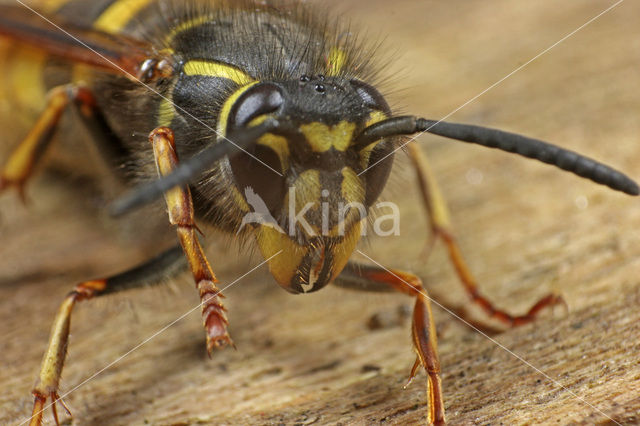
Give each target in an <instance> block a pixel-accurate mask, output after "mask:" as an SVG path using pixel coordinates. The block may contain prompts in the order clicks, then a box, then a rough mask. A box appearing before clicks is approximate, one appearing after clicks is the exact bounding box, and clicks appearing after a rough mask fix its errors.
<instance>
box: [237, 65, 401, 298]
mask: <svg viewBox="0 0 640 426" xmlns="http://www.w3.org/2000/svg"><path fill="white" fill-rule="evenodd" d="M241 90H242V91H241V93H240V94H239V95H237V96H236V98H235V99H234V101H233V105H231V106H230V108H229V115H228V124H227V128H228V129H233V130H235V129H238V128H242V127H250V126H253V125H258V124H260V123H262V122H264V121H265V120H266V119H268V118H271V119H275V120H277V122H278V126H277V128H276V129H275V130H274V131H272V132H269V133H267V134H264V135H263V136H261V137H260V138H259V139H258V140H257V141H256V143H255V145H253V146H251V147H250V148H248V149H247V150H246V151H245V152H242V153H240V154H238V155H236V156H234V157H233V158H232V159H231V160H230V166H231V167H230V169H231V172H232V174H233V178H234V182H235V184H236V189H237V191H238V192H239V195H240V196H241V197H242V200H243V201H244V202H245V208H246V214H245V217H244V218H243V220H242V224H241V226H242V227H245V226H250V227H251V228H252V229H253V230H254V232H255V235H256V238H257V241H258V245H259V247H260V249H261V251H262V253H263V255H264V256H265V257H266V258H271V257H272V256H273V259H272V260H270V262H269V265H270V268H271V272H272V273H273V275H274V277H275V278H276V280H277V281H278V282H279V283H280V284H281V285H282V286H284V287H285V288H287V289H288V290H290V291H293V292H307V291H313V290H317V289H319V288H322V287H323V286H324V285H326V284H327V283H329V282H330V281H331V280H333V279H334V278H335V277H336V276H337V274H339V273H340V271H341V270H342V268H343V267H344V265H345V264H346V261H347V259H348V258H349V256H350V255H351V253H352V252H353V250H354V248H355V246H356V243H357V242H358V240H359V238H360V235H361V232H362V227H363V226H364V221H365V219H366V217H367V214H368V210H369V208H370V207H371V205H372V204H373V202H374V201H375V200H376V199H377V197H378V195H379V194H380V192H381V191H382V189H383V187H384V185H385V183H386V180H387V177H388V174H389V171H390V167H391V163H392V156H391V155H390V154H391V152H392V150H393V142H392V141H389V140H383V141H381V142H379V143H375V144H371V145H370V146H367V147H364V148H356V147H354V145H353V142H354V140H355V139H356V138H357V136H358V135H359V134H360V133H361V132H362V130H363V129H364V128H366V127H367V126H369V125H371V124H372V123H374V122H376V121H379V120H382V119H384V118H386V117H388V116H389V110H388V106H387V104H386V102H384V99H383V98H382V96H380V95H379V94H378V93H377V91H375V89H373V88H371V87H370V86H367V85H366V84H364V83H361V82H357V81H349V80H344V79H343V80H340V79H337V78H329V77H325V76H322V75H320V76H306V75H305V76H302V77H301V78H300V79H298V80H294V81H288V82H271V83H254V84H251V85H248V86H247V87H246V88H244V89H241ZM385 157H387V158H385ZM381 159H384V161H380V160H381ZM375 163H379V164H375ZM371 166H373V167H371Z"/></svg>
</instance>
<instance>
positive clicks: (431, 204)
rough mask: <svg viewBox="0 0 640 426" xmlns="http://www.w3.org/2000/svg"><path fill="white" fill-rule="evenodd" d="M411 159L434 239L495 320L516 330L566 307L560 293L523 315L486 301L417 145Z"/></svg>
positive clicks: (537, 304) (551, 295) (466, 285)
mask: <svg viewBox="0 0 640 426" xmlns="http://www.w3.org/2000/svg"><path fill="white" fill-rule="evenodd" d="M407 146H408V149H409V156H410V157H411V160H412V162H413V165H414V167H415V168H416V172H417V174H418V183H419V184H420V189H421V192H422V199H423V202H424V205H425V207H426V209H427V213H428V216H429V224H430V226H431V230H432V233H433V237H434V238H439V239H441V240H442V241H443V242H444V243H445V245H446V247H447V250H448V252H449V258H450V259H451V262H452V263H453V266H454V268H455V270H456V272H457V274H458V277H459V278H460V281H461V282H462V284H463V286H464V288H465V290H466V291H467V293H468V294H469V296H471V299H472V300H473V302H474V303H477V304H478V305H479V306H480V307H481V308H482V309H484V311H485V312H486V313H487V314H488V315H489V316H490V317H492V318H496V319H498V320H499V321H501V322H503V323H504V324H506V325H508V326H511V327H514V326H518V325H522V324H526V323H528V322H531V321H533V320H534V319H535V316H536V315H537V314H538V312H540V311H541V310H542V309H544V308H545V307H548V306H554V305H559V304H564V300H563V299H562V297H561V296H559V295H556V294H548V295H546V296H544V297H543V298H542V299H540V300H539V301H537V302H536V303H535V304H534V305H533V306H532V307H531V308H530V309H529V311H528V312H527V313H526V314H524V315H520V316H514V315H511V314H509V313H507V312H505V311H503V310H500V309H497V308H496V307H494V306H493V304H492V303H491V302H490V301H489V300H488V299H487V298H485V297H484V296H483V295H482V294H481V293H480V291H479V289H478V284H477V283H476V280H475V279H474V278H473V275H472V274H471V271H469V268H468V267H467V265H466V263H465V261H464V259H463V257H462V253H461V251H460V247H458V243H457V242H456V240H455V237H454V236H453V228H452V226H451V221H450V219H449V211H448V209H447V205H446V202H445V201H444V198H443V197H442V194H441V192H440V189H439V188H438V185H437V183H436V180H435V178H434V176H433V173H432V172H431V168H430V167H429V163H428V161H427V158H426V156H425V155H424V153H423V152H422V150H421V149H420V147H419V146H418V145H417V144H415V143H410V144H408V145H407Z"/></svg>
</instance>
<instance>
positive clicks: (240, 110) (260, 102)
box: [228, 83, 284, 130]
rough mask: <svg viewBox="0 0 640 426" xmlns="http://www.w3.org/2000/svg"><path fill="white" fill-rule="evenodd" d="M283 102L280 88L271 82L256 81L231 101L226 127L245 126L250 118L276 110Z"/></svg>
mask: <svg viewBox="0 0 640 426" xmlns="http://www.w3.org/2000/svg"><path fill="white" fill-rule="evenodd" d="M282 104H284V97H283V96H282V90H281V89H280V88H279V87H278V86H276V85H275V84H273V83H258V84H256V85H254V86H252V87H250V88H249V89H247V90H246V91H245V92H244V93H242V94H241V95H240V97H239V98H238V99H237V100H236V101H235V102H234V103H233V106H231V110H230V111H229V121H228V129H229V130H231V129H237V128H241V127H245V126H246V125H247V124H249V122H251V120H253V119H254V118H257V117H259V116H261V115H264V114H269V113H272V112H275V111H276V110H278V109H279V108H280V107H281V106H282Z"/></svg>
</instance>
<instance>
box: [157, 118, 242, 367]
mask: <svg viewBox="0 0 640 426" xmlns="http://www.w3.org/2000/svg"><path fill="white" fill-rule="evenodd" d="M149 141H150V142H151V144H152V145H153V153H154V156H155V159H156V166H157V169H158V174H159V175H160V176H165V175H168V174H170V173H171V172H172V171H173V170H175V168H176V167H177V165H178V154H177V153H176V150H175V144H174V139H173V132H172V131H171V129H169V128H167V127H159V128H157V129H155V130H154V131H153V132H151V134H150V135H149ZM165 200H166V202H167V207H168V210H169V221H170V223H171V224H172V225H174V226H176V229H177V232H178V237H179V239H180V244H181V245H182V249H183V250H184V253H185V256H186V258H187V261H188V263H189V266H190V268H191V272H192V274H193V278H194V280H195V282H196V287H197V288H198V291H199V292H200V300H201V302H202V319H203V324H204V328H205V331H206V335H207V351H208V353H209V356H211V353H212V351H213V349H214V348H216V347H219V346H224V345H227V344H229V345H232V346H233V342H232V340H231V337H230V336H229V333H228V332H227V324H228V321H227V315H226V310H225V308H224V306H223V305H222V301H221V300H220V299H221V298H223V297H224V296H223V295H222V293H221V292H220V290H219V289H218V287H217V286H216V284H217V283H218V280H217V278H216V276H215V275H214V274H213V271H212V269H211V266H210V265H209V262H208V261H207V258H206V257H205V254H204V252H203V250H202V247H201V246H200V242H199V241H198V236H197V231H198V229H197V227H196V224H195V219H194V213H193V202H192V200H191V193H190V192H189V188H174V189H171V190H169V191H167V192H166V193H165Z"/></svg>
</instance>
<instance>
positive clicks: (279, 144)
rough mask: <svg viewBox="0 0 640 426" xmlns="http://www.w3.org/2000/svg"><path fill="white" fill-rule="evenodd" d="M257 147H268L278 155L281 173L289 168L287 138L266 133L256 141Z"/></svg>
mask: <svg viewBox="0 0 640 426" xmlns="http://www.w3.org/2000/svg"><path fill="white" fill-rule="evenodd" d="M258 145H264V146H268V147H269V148H271V149H272V150H274V151H275V153H276V154H278V158H279V159H280V166H281V167H282V171H283V172H284V171H286V170H287V169H288V168H289V142H287V138H285V137H284V136H279V135H272V134H271V133H267V134H266V135H264V136H261V137H260V139H258Z"/></svg>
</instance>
